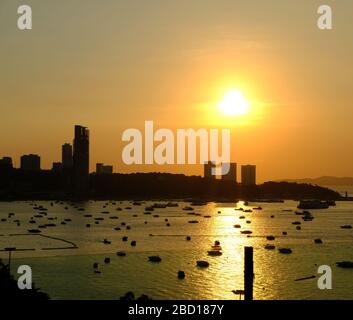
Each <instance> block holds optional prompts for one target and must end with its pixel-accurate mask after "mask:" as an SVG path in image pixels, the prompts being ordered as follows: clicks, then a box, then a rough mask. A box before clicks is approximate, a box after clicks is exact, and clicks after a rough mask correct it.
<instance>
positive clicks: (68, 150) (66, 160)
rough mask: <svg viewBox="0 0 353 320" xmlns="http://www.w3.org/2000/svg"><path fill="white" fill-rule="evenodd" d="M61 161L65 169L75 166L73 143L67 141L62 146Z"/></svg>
mask: <svg viewBox="0 0 353 320" xmlns="http://www.w3.org/2000/svg"><path fill="white" fill-rule="evenodd" d="M61 162H62V167H63V168H64V169H71V168H72V167H73V164H74V160H73V156H72V145H71V144H69V143H65V144H63V145H62V147H61Z"/></svg>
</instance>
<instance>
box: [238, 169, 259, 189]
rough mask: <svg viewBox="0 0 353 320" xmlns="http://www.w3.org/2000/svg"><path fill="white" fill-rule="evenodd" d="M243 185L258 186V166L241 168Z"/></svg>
mask: <svg viewBox="0 0 353 320" xmlns="http://www.w3.org/2000/svg"><path fill="white" fill-rule="evenodd" d="M241 183H242V185H244V186H251V185H256V166H254V165H249V164H248V165H245V166H241Z"/></svg>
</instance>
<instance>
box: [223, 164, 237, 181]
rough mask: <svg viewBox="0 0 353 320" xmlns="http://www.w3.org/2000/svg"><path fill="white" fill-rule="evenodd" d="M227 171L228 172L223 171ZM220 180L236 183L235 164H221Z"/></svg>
mask: <svg viewBox="0 0 353 320" xmlns="http://www.w3.org/2000/svg"><path fill="white" fill-rule="evenodd" d="M227 169H228V172H227V173H225V171H226V170H227ZM222 170H224V171H222V173H223V174H222V180H229V181H234V182H237V164H236V163H235V162H232V163H223V164H222Z"/></svg>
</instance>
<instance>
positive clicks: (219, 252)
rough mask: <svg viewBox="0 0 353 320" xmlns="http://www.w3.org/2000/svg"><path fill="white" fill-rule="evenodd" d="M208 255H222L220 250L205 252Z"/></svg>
mask: <svg viewBox="0 0 353 320" xmlns="http://www.w3.org/2000/svg"><path fill="white" fill-rule="evenodd" d="M207 253H208V255H209V256H214V257H216V256H221V255H222V251H220V250H210V251H207Z"/></svg>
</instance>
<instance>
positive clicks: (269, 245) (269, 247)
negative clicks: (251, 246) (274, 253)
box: [265, 244, 276, 250]
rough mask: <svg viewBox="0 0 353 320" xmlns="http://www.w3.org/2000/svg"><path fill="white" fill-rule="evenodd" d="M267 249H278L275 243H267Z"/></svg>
mask: <svg viewBox="0 0 353 320" xmlns="http://www.w3.org/2000/svg"><path fill="white" fill-rule="evenodd" d="M265 249H267V250H274V249H276V246H274V245H273V244H266V245H265Z"/></svg>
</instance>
